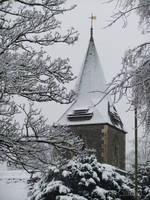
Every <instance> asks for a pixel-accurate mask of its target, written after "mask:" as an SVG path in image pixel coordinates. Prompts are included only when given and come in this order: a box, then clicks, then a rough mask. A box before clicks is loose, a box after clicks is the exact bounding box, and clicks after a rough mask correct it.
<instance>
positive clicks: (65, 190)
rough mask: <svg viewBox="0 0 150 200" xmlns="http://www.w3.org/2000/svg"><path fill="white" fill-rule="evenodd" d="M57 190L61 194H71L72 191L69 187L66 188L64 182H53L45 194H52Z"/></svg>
mask: <svg viewBox="0 0 150 200" xmlns="http://www.w3.org/2000/svg"><path fill="white" fill-rule="evenodd" d="M57 188H58V190H59V192H60V194H66V193H68V192H70V189H69V188H68V187H66V186H64V185H63V183H62V181H51V182H50V183H49V184H48V185H47V187H46V189H45V192H46V193H48V192H52V191H55V190H56V189H57Z"/></svg>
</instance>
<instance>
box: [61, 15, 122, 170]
mask: <svg viewBox="0 0 150 200" xmlns="http://www.w3.org/2000/svg"><path fill="white" fill-rule="evenodd" d="M93 19H95V17H94V16H93V15H92V16H91V29H90V40H89V44H88V48H87V51H86V55H85V59H84V62H83V65H82V69H81V73H80V74H79V78H78V84H77V87H76V93H77V95H76V99H75V101H74V102H73V103H72V105H71V106H70V107H69V108H68V109H67V110H66V112H65V113H64V114H63V115H62V116H61V117H60V119H59V120H58V121H57V123H58V124H60V125H63V126H64V125H65V126H66V125H67V126H69V127H70V130H71V131H72V133H74V134H76V135H78V136H79V137H80V138H82V139H83V141H84V142H85V143H84V144H85V147H86V148H87V149H95V154H96V157H97V159H98V161H99V162H102V163H107V164H111V165H114V166H116V167H118V168H120V169H125V134H124V133H125V132H124V131H123V130H122V128H123V127H122V122H121V120H120V117H119V115H118V114H117V111H116V109H115V107H114V106H112V105H111V98H110V95H106V88H107V86H106V81H105V77H104V73H103V70H102V66H101V63H100V60H99V57H98V53H97V50H96V47H95V43H94V38H93Z"/></svg>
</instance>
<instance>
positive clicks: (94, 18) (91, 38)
mask: <svg viewBox="0 0 150 200" xmlns="http://www.w3.org/2000/svg"><path fill="white" fill-rule="evenodd" d="M90 19H91V37H90V40H93V20H96V16H94V15H93V14H91V17H90Z"/></svg>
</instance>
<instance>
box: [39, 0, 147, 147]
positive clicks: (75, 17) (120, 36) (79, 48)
mask: <svg viewBox="0 0 150 200" xmlns="http://www.w3.org/2000/svg"><path fill="white" fill-rule="evenodd" d="M68 4H69V5H72V4H77V7H76V8H75V9H74V10H72V11H70V12H68V13H65V14H64V15H62V16H61V17H60V19H61V20H63V30H65V29H67V28H69V27H70V26H73V27H74V28H75V29H77V30H78V31H79V33H80V36H79V40H78V41H77V42H76V44H75V45H73V46H72V45H71V46H66V45H62V44H61V45H59V44H58V45H55V46H52V47H49V48H48V49H47V50H48V52H49V54H50V55H51V56H52V57H57V56H60V57H69V58H70V63H71V65H72V70H73V72H74V74H75V75H78V73H79V71H80V68H81V66H82V62H83V59H84V56H85V53H86V50H87V46H88V42H89V37H90V19H89V17H90V15H91V13H93V14H94V15H96V17H97V20H96V21H94V40H95V44H96V48H97V51H98V54H99V58H100V61H101V64H102V67H103V71H104V74H105V78H106V81H107V82H109V81H111V79H112V78H113V76H115V75H116V74H117V73H119V71H120V69H121V67H122V66H121V62H122V57H123V55H124V52H125V50H127V49H128V48H132V47H134V46H136V45H138V44H140V43H141V42H142V41H145V40H146V39H147V38H146V37H147V36H145V35H142V34H141V32H140V30H139V29H138V23H137V22H138V17H137V16H136V15H135V14H133V15H131V16H130V17H129V20H128V25H127V27H126V28H125V29H124V28H122V25H123V21H122V20H120V21H119V22H117V23H116V24H114V25H113V26H111V27H109V28H106V29H104V28H103V27H104V26H106V25H107V24H108V21H109V20H110V19H111V16H112V15H113V13H114V12H115V5H114V4H112V3H110V4H106V3H104V0H72V1H68ZM70 87H73V86H72V84H71V86H70ZM40 107H42V109H43V112H44V114H45V115H46V116H47V118H48V120H49V122H50V123H52V122H55V121H56V120H57V119H58V118H59V117H60V116H61V114H62V113H63V112H64V111H65V109H66V108H67V107H68V106H63V105H58V104H55V103H42V104H40ZM116 107H117V109H118V113H119V114H120V116H121V118H122V120H123V122H124V125H125V128H126V130H127V131H128V132H129V134H128V135H127V150H128V149H129V147H130V146H131V144H130V142H129V141H130V140H131V138H133V113H132V112H127V109H128V105H127V104H126V100H122V101H121V102H120V103H119V104H118V105H117V106H116Z"/></svg>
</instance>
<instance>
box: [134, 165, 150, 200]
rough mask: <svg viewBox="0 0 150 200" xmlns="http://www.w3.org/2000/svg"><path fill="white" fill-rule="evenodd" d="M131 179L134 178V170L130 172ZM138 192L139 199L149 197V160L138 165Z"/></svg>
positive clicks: (147, 198)
mask: <svg viewBox="0 0 150 200" xmlns="http://www.w3.org/2000/svg"><path fill="white" fill-rule="evenodd" d="M131 179H133V180H134V172H132V173H131ZM138 193H139V199H142V200H149V199H150V162H146V163H145V164H141V165H139V167H138Z"/></svg>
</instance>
